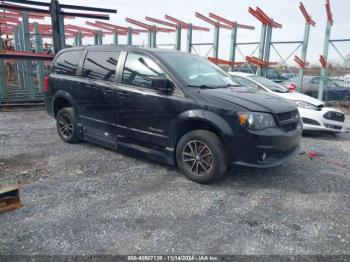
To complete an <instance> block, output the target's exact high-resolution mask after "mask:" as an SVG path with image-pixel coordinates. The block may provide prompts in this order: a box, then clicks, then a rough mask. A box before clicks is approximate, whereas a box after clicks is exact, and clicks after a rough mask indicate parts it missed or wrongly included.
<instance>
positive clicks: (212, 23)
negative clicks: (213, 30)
mask: <svg viewBox="0 0 350 262" xmlns="http://www.w3.org/2000/svg"><path fill="white" fill-rule="evenodd" d="M195 16H196V17H198V18H199V19H201V20H203V21H205V22H207V23H209V24H211V25H213V26H215V27H221V28H225V29H232V27H231V26H227V25H223V24H221V23H220V22H217V21H214V20H212V19H210V18H208V17H206V16H205V15H202V14H201V13H198V12H196V13H195Z"/></svg>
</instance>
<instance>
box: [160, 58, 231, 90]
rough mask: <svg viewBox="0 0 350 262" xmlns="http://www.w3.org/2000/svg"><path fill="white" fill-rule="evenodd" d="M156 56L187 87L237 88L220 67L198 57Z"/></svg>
mask: <svg viewBox="0 0 350 262" xmlns="http://www.w3.org/2000/svg"><path fill="white" fill-rule="evenodd" d="M158 55H159V56H160V58H161V59H162V60H164V62H166V63H167V64H168V65H169V66H170V67H171V69H172V70H173V71H175V73H176V74H177V75H178V76H179V77H180V78H181V79H182V80H183V81H184V82H185V83H186V85H187V86H188V87H200V88H220V87H229V86H237V84H235V83H234V82H233V81H232V80H231V78H230V76H229V75H228V74H226V73H225V71H223V70H222V69H221V68H220V67H218V66H216V65H214V64H213V63H211V62H209V61H208V60H206V59H204V58H201V57H199V56H195V55H190V54H185V53H171V52H159V53H158Z"/></svg>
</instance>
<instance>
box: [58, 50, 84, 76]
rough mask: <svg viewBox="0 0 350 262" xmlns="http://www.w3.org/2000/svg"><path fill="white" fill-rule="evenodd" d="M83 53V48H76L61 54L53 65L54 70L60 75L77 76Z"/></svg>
mask: <svg viewBox="0 0 350 262" xmlns="http://www.w3.org/2000/svg"><path fill="white" fill-rule="evenodd" d="M81 53H82V51H81V50H75V51H66V52H64V53H62V54H60V55H59V57H57V59H56V61H55V64H54V65H53V67H52V72H53V73H56V74H60V75H69V76H75V75H76V73H77V69H78V64H79V59H80V56H81Z"/></svg>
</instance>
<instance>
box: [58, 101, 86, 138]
mask: <svg viewBox="0 0 350 262" xmlns="http://www.w3.org/2000/svg"><path fill="white" fill-rule="evenodd" d="M56 126H57V132H58V135H59V136H60V137H61V139H62V140H63V141H64V142H67V143H77V142H79V141H80V135H79V130H78V124H77V120H76V116H75V111H74V108H73V107H64V108H62V109H61V110H60V111H58V113H57V117H56Z"/></svg>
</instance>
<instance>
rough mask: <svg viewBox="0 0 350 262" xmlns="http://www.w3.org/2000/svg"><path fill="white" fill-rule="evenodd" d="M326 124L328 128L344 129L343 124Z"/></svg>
mask: <svg viewBox="0 0 350 262" xmlns="http://www.w3.org/2000/svg"><path fill="white" fill-rule="evenodd" d="M324 126H325V127H327V128H332V129H336V130H342V128H343V127H341V126H337V125H330V124H324Z"/></svg>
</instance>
